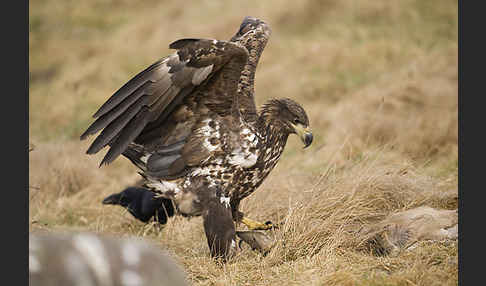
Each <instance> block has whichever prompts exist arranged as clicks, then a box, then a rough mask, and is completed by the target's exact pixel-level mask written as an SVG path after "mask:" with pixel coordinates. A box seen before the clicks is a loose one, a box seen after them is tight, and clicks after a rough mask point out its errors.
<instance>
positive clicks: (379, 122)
mask: <svg viewBox="0 0 486 286" xmlns="http://www.w3.org/2000/svg"><path fill="white" fill-rule="evenodd" d="M457 5H458V2H457V1H451V0H440V1H439V0H429V1H422V0H403V1H389V0H374V1H356V0H340V1H337V0H334V1H333V0H321V1H318V0H300V1H276V0H272V1H270V0H267V1H213V0H211V1H196V2H188V1H186V2H180V1H155V0H146V1H128V0H98V1H95V0H86V1H71V0H66V1H54V0H30V1H29V141H30V143H31V147H33V148H34V150H33V151H32V152H30V153H29V163H30V164H29V179H30V182H29V184H30V192H29V193H30V195H29V229H30V230H31V231H39V230H43V231H51V230H89V231H95V232H106V233H114V234H117V235H120V236H124V235H138V236H146V237H147V239H149V240H152V241H153V242H154V243H156V244H158V245H159V246H160V247H162V248H164V249H168V250H169V251H170V252H172V253H173V254H174V256H176V257H177V259H178V260H179V261H180V262H181V263H182V264H183V265H184V267H185V268H186V269H187V271H188V272H189V276H190V279H191V281H192V282H194V283H195V284H198V285H213V284H214V285H235V284H240V282H241V285H244V283H247V282H248V283H251V285H257V284H259V283H263V284H265V283H267V284H266V285H270V284H279V283H281V280H280V279H289V276H285V275H281V274H278V271H277V272H275V273H274V272H272V271H270V272H272V273H273V274H269V275H270V278H268V280H266V282H265V283H264V282H261V281H263V280H261V279H262V277H256V276H248V277H247V276H244V275H243V274H242V272H239V271H238V270H236V268H231V269H232V270H231V271H230V270H226V271H225V270H221V269H219V268H217V267H216V266H215V265H213V264H211V263H212V262H211V261H210V260H209V259H208V258H207V257H208V251H207V246H206V242H205V238H204V236H203V229H202V225H201V222H200V221H199V220H198V218H196V219H192V220H190V221H188V220H186V219H183V218H175V219H173V220H172V221H170V222H169V223H168V225H167V226H166V227H165V229H164V230H162V231H158V230H155V229H153V228H151V227H149V226H147V225H145V224H142V223H140V222H138V221H136V220H134V219H133V218H132V217H130V215H129V214H128V213H127V212H126V211H125V210H123V209H121V208H119V209H118V208H116V207H108V206H102V205H101V200H102V199H103V198H104V197H105V196H107V195H109V194H111V193H113V192H118V191H120V190H121V189H122V188H124V187H126V186H128V185H132V184H134V183H135V182H136V181H137V180H138V179H139V176H138V175H137V174H136V168H135V167H134V166H132V165H131V164H130V162H129V161H128V160H126V159H125V158H122V157H120V158H119V159H117V160H116V161H115V162H114V163H112V164H110V165H109V166H104V167H102V168H98V165H99V162H100V161H101V158H102V157H103V155H104V153H105V152H106V150H105V151H103V152H100V153H99V154H96V155H93V156H88V155H86V154H85V151H86V150H87V148H88V146H89V144H90V143H91V142H92V140H93V139H94V137H91V138H89V139H88V140H85V141H79V136H80V134H81V133H82V132H83V131H84V130H85V129H86V128H87V127H88V126H89V124H90V123H91V122H93V118H92V117H91V116H92V115H93V114H94V112H95V111H96V110H97V109H98V108H99V106H100V105H101V104H102V103H104V102H105V101H106V100H107V99H108V97H109V96H111V95H112V94H113V93H114V92H115V91H116V90H117V89H118V88H119V87H121V86H122V85H123V84H124V83H125V82H127V81H128V80H129V79H130V78H132V77H133V76H134V75H136V74H137V73H138V72H140V71H141V70H143V69H144V68H145V67H147V66H149V65H150V64H152V63H153V62H155V61H156V60H158V59H160V58H162V57H164V56H166V55H168V54H169V53H171V52H172V51H170V50H169V49H168V45H169V44H170V43H171V42H173V41H175V40H177V39H180V38H185V37H199V38H215V39H229V38H230V37H231V36H232V35H233V34H234V33H235V32H236V31H237V30H238V28H239V25H240V23H241V21H242V20H243V18H244V17H245V16H254V17H258V18H261V19H263V20H265V21H266V22H267V23H268V24H269V25H270V27H271V28H272V36H271V38H270V40H269V42H268V44H267V47H266V49H265V51H264V53H263V56H262V58H261V60H260V63H259V66H258V69H257V74H256V81H255V89H256V103H257V106H260V105H261V104H262V103H264V102H265V101H266V100H268V99H270V98H274V97H277V98H278V97H290V98H292V99H294V100H296V101H298V102H299V103H301V104H302V105H303V106H304V108H305V109H306V111H307V113H308V115H309V117H310V126H311V129H312V130H313V134H314V143H313V145H312V147H311V148H308V149H306V150H302V146H301V144H300V142H299V139H298V138H297V137H295V136H294V137H290V138H289V141H288V145H287V147H286V150H285V152H284V154H283V156H282V158H281V160H280V163H279V165H278V166H277V167H276V168H275V169H274V171H273V172H272V173H271V175H270V176H269V178H268V179H267V180H266V181H265V183H264V184H263V185H262V186H261V187H260V189H259V191H257V192H256V193H255V194H253V195H252V196H250V197H249V198H248V199H246V200H245V201H244V202H243V203H242V209H243V211H246V212H249V213H251V217H253V218H256V219H262V220H267V219H271V220H272V221H278V220H279V219H281V218H283V217H285V216H288V212H289V209H292V208H293V207H298V206H302V205H304V206H305V205H307V204H308V198H309V196H313V198H314V199H315V198H316V197H315V195H316V194H315V193H316V192H319V194H320V193H323V192H324V191H327V193H326V195H325V196H324V195H323V197H322V198H320V197H319V198H320V199H318V201H322V202H324V201H326V198H328V197H329V196H330V195H331V196H332V194H335V195H336V198H341V197H344V196H345V195H346V194H350V193H352V192H356V190H362V192H363V196H365V194H368V195H369V194H371V193H373V192H374V191H377V190H378V191H380V192H381V190H382V189H385V190H387V191H390V190H393V192H392V194H397V193H400V192H402V191H403V192H404V193H406V192H407V191H408V190H411V189H413V190H416V189H418V190H419V192H418V193H420V195H417V192H415V193H414V195H411V196H412V197H407V196H406V195H404V196H401V197H399V198H398V197H393V196H394V195H392V197H390V195H389V194H388V193H386V194H384V193H379V194H378V193H375V194H377V195H376V196H377V198H378V201H379V203H377V204H374V205H372V206H366V211H367V214H368V215H365V216H364V217H363V216H362V215H361V216H360V217H357V216H356V217H353V218H352V219H353V220H354V221H361V222H363V221H366V220H367V219H371V218H379V217H382V216H384V215H386V214H389V213H390V212H393V211H397V210H403V209H407V208H409V207H412V206H417V205H421V204H423V203H428V204H429V205H432V206H435V207H443V208H454V207H455V208H457V203H452V205H451V203H450V201H449V200H446V199H441V198H440V197H438V194H442V193H444V192H445V191H448V190H457V177H458V166H457V163H458V152H457V143H458V142H457V141H458V130H457V129H458V119H457V115H458V103H457V101H458V93H457V92H458V91H457V89H458V73H457V71H458V56H457V53H458V15H457V14H458V8H457ZM350 174H352V176H351V175H350ZM385 174H392V175H393V176H397V177H396V178H400V180H401V181H399V182H398V181H396V180H395V179H396V178H395V177H394V178H395V179H394V180H392V181H386V182H384V181H380V180H381V178H383V176H385ZM377 180H378V181H377ZM363 182H366V184H364V183H363ZM363 184H364V185H363ZM357 186H359V187H357ZM378 191H377V192H378ZM406 194H408V193H406ZM353 198H354V197H353ZM363 198H365V197H363ZM331 203H332V202H329V204H330V205H326V207H324V205H318V206H317V205H315V206H312V208H313V209H312V210H315V211H318V212H319V213H321V214H323V213H326V212H328V213H329V215H330V216H331V214H336V213H335V212H337V211H339V209H336V206H333V205H332V204H331ZM353 206H355V207H357V208H358V203H357V204H356V205H353ZM361 206H362V205H360V207H361ZM308 207H309V208H310V206H308ZM348 210H349V209H348ZM360 210H361V211H363V212H361V213H360V214H364V213H366V212H365V209H360ZM334 218H336V217H334ZM291 219H292V217H291ZM320 219H321V220H322V221H321V223H324V222H325V221H326V219H327V218H325V217H320ZM347 219H348V220H349V217H348V218H347ZM332 225H333V227H335V225H334V224H332ZM306 226H309V225H305V224H303V226H302V227H306ZM329 227H330V228H329V229H332V227H331V226H329ZM299 231H300V232H302V230H299V229H296V232H299ZM322 235H323V237H325V238H329V234H327V236H326V233H322ZM296 239H297V238H296ZM336 239H337V238H336ZM339 239H344V238H341V237H340V238H339ZM339 239H338V240H339ZM295 241H296V242H298V239H297V240H295ZM323 241H324V240H323ZM326 241H327V240H326ZM339 241H341V240H339ZM335 242H336V240H334V242H332V243H330V242H329V241H327V242H325V243H330V244H329V245H328V246H329V247H331V245H334V246H335ZM333 243H334V244H333ZM338 244H339V243H338ZM296 245H298V244H296ZM324 248H325V247H324ZM319 249H322V247H320V248H319ZM330 249H331V248H330ZM332 249H335V247H333V248H332ZM282 251H283V250H282ZM350 251H351V250H350ZM424 251H425V253H428V252H427V251H432V252H431V253H437V252H434V251H437V249H435V248H434V249H426V250H424ZM443 251H446V252H445V253H447V255H445V254H444V252H439V253H442V254H444V255H445V256H451V255H452V256H454V255H456V258H457V247H456V248H454V247H452V248H448V249H446V250H443ZM283 253H284V252H282V253H280V254H281V256H272V257H273V258H272V257H271V259H273V260H271V261H272V262H271V263H270V262H268V263H269V264H265V266H264V267H263V268H262V269H260V268H258V267H257V268H258V269H259V270H258V269H254V268H252V267H253V266H251V265H252V263H253V262H254V261H256V260H255V259H257V258H255V257H256V256H255V255H253V254H250V253H248V254H247V257H246V258H245V259H246V260H244V259H243V260H242V261H243V262H240V265H239V266H241V265H245V267H246V268H245V269H247V270H248V269H253V270H255V271H256V272H258V271H260V272H258V273H260V274H261V275H263V273H267V271H268V270H269V269H273V270H275V269H283V270H285V271H287V272H286V273H292V275H293V276H291V277H293V278H292V279H297V280H298V279H301V278H299V277H310V276H312V277H314V276H315V275H314V274H312V273H314V272H312V273H310V272H309V273H310V274H309V273H307V272H306V271H309V270H311V269H314V268H316V267H317V266H316V265H320V264H318V262H315V263H317V264H312V263H310V264H306V263H303V262H302V264H301V266H299V267H300V268H295V267H292V268H285V267H286V266H282V265H280V264H281V263H283V264H285V262H287V261H288V260H287V258H285V257H288V256H286V255H284V254H283ZM285 253H286V252H285ZM280 254H279V255H280ZM333 255H336V256H333ZM339 255H340V254H339V253H334V252H332V254H330V253H327V254H326V257H328V258H329V257H333V258H336V257H337V258H336V259H335V260H333V261H334V263H338V262H339V261H340V260H339V259H338V258H339V257H341V256H339ZM304 256H305V255H304ZM296 257H297V258H295V259H297V260H298V259H299V258H298V257H300V256H298V255H297V256H296ZM360 259H361V258H360ZM363 259H364V258H363ZM409 259H410V260H407V261H408V262H406V261H405V262H403V261H401V262H400V263H402V262H403V264H401V265H402V266H403V265H408V266H410V265H415V266H416V267H415V268H414V270H411V269H409V270H404V268H400V269H401V270H403V271H405V272H404V273H405V274H403V273H402V274H396V275H395V276H393V275H392V278H386V279H392V280H386V279H385V280H376V281H388V282H390V281H391V283H394V282H397V281H402V282H403V281H405V280H406V279H408V280H409V281H413V282H414V283H415V284H417V285H434V283H432V281H439V282H440V283H441V284H440V285H444V284H450V283H451V284H454V281H457V271H456V270H454V269H455V268H457V267H456V266H457V265H456V266H454V265H453V264H452V266H451V265H446V264H441V266H440V267H438V268H437V269H436V270H431V268H430V265H429V264H427V263H425V264H420V263H422V262H420V259H417V258H416V256H412V257H409ZM201 261H203V265H205V266H204V267H205V268H204V270H203V269H202V268H201V266H198V263H199V264H200V263H201ZM276 261H277V262H276ZM292 261H294V260H292ZM356 261H361V260H359V259H358V260H356ZM356 261H355V262H356ZM348 262H349V261H348ZM361 262H362V261H361ZM361 262H359V263H358V262H356V264H353V263H354V262H349V264H348V265H349V267H350V269H352V268H353V267H354V268H353V269H360V268H359V267H360V266H359V265H361V264H362V263H361ZM244 263H247V264H244ZM266 263H267V262H266ZM272 263H273V264H272ZM329 263H331V262H329ZM367 263H371V264H373V263H375V264H376V265H378V264H379V263H378V261H376V260H369V261H368V260H367ZM407 263H408V264H407ZM414 263H415V264H414ZM417 263H418V264H417ZM338 264H339V263H338ZM208 265H210V266H208ZM279 265H280V266H279ZM336 265H337V264H336ZM417 265H418V266H417ZM237 266H238V263H236V264H235V265H234V267H237ZM327 266H329V267H331V266H332V265H331V264H330V265H327ZM279 267H280V268H279ZM282 267H283V268H282ZM331 268H332V267H331ZM405 268H410V267H405ZM208 269H209V270H208ZM289 269H292V270H289ZM283 270H282V271H283ZM228 271H230V272H228ZM285 271H284V272H285ZM407 271H408V272H407ZM434 271H435V272H434ZM305 273H307V274H305ZM320 273H321V272H320ZM359 273H360V272H359V271H358V272H356V273H354V272H353V271H351V270H350V271H348V272H345V274H343V275H344V276H341V274H342V273H341V272H338V274H336V272H332V273H331V272H329V273H327V272H326V273H323V272H322V273H321V274H319V275H317V274H316V275H317V276H316V277H317V278H315V279H316V280H315V281H320V282H322V281H327V282H328V283H329V284H333V283H332V282H334V283H337V285H339V284H340V283H339V281H341V280H339V279H341V278H342V279H344V280H342V281H348V282H349V281H351V282H353V281H354V282H363V281H365V282H366V281H368V280H359V279H361V278H360V277H361V276H360V274H359ZM311 274H312V275H311ZM289 275H290V274H289ZM309 275H310V276H309ZM313 275H314V276H313ZM333 275H334V276H333ZM336 275H337V276H336ZM377 275H378V274H377ZM401 275H402V276H401ZM257 276H258V275H257ZM343 277H344V278H343ZM380 277H381V276H380ZM437 277H440V278H437ZM302 279H304V278H302ZM346 279H348V280H346ZM363 279H364V278H363ZM366 279H368V278H366ZM370 279H371V278H370ZM373 279H374V278H373ZM373 279H371V280H369V281H375V280H373ZM380 279H382V278H380ZM393 279H397V280H393ZM400 279H402V280H400ZM403 279H405V280H403ZM428 279H430V280H428ZM218 281H219V282H218ZM336 281H338V282H336ZM369 281H368V282H369ZM376 281H375V282H376ZM427 281H428V282H430V283H432V284H427ZM320 282H319V283H320ZM218 283H222V284H218ZM424 283H425V284H424ZM351 284H352V283H351ZM351 284H350V285H351ZM403 285H405V284H403Z"/></svg>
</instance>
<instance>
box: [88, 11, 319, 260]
mask: <svg viewBox="0 0 486 286" xmlns="http://www.w3.org/2000/svg"><path fill="white" fill-rule="evenodd" d="M270 33H271V30H270V28H269V27H268V25H267V24H266V23H265V22H264V21H262V20H259V19H256V18H252V17H246V18H245V19H244V20H243V22H242V24H241V26H240V28H239V30H238V32H237V33H236V34H235V35H234V36H233V37H232V38H231V40H230V41H220V40H212V39H181V40H178V41H175V42H173V43H172V44H170V45H169V47H170V48H171V49H175V50H176V52H175V53H173V54H171V55H169V56H167V57H165V58H163V59H161V60H159V61H157V62H155V63H154V64H152V65H151V66H149V67H148V68H146V69H145V70H143V71H142V72H140V73H139V74H137V75H136V76H135V77H134V78H132V79H131V80H129V81H128V82H127V83H126V84H125V85H123V86H122V87H121V88H120V89H119V90H118V91H116V92H115V93H114V94H113V95H112V96H111V97H110V98H109V99H108V100H107V101H106V102H105V103H104V104H103V105H102V106H101V107H100V109H99V110H98V111H97V112H96V113H95V114H94V118H96V121H95V122H94V123H92V124H91V125H90V126H89V128H88V129H87V130H86V131H85V132H84V133H83V134H82V135H81V139H85V138H87V137H88V136H89V135H92V134H95V133H97V132H98V131H100V130H101V133H100V134H99V135H98V137H96V139H95V140H94V142H93V143H92V144H91V146H90V147H89V149H88V151H87V153H88V154H94V153H97V152H98V151H100V150H101V149H103V148H104V147H105V146H109V147H110V148H109V150H108V152H107V153H106V155H105V156H104V158H103V160H102V162H101V164H100V166H101V165H103V164H108V163H110V162H112V161H113V160H115V159H116V158H117V157H118V156H119V155H120V154H121V155H123V156H125V157H127V158H128V159H129V160H130V161H131V162H132V163H133V164H135V165H136V166H137V167H138V168H139V169H140V170H141V171H140V174H141V175H142V176H143V177H144V178H145V180H146V183H145V186H146V187H148V188H150V189H151V190H152V191H154V192H156V193H158V195H159V196H160V197H164V198H167V199H171V200H172V201H173V202H174V204H175V205H176V207H177V210H178V212H180V213H182V214H186V215H203V219H204V222H205V223H204V226H205V231H206V236H207V238H208V243H209V240H212V242H211V243H210V247H211V245H214V244H212V243H213V242H214V241H215V240H216V241H217V240H218V239H219V240H220V241H219V242H218V241H217V242H218V243H219V244H221V245H224V244H225V243H226V244H227V245H225V246H224V247H221V250H220V251H216V252H213V251H211V253H212V254H213V255H215V256H226V255H228V251H229V250H228V249H230V247H229V245H234V233H235V226H234V223H230V224H228V223H227V221H228V220H230V221H236V222H243V223H244V224H246V225H247V226H248V227H249V228H251V229H258V228H265V227H266V226H265V225H264V224H261V223H257V222H255V221H252V220H250V219H248V218H246V217H244V216H243V214H242V213H241V212H239V210H238V208H239V204H240V201H241V200H242V199H243V198H245V197H247V196H248V195H250V194H251V193H253V191H255V189H256V188H258V186H260V184H261V183H262V182H263V180H264V179H265V178H266V177H267V176H268V174H269V173H270V171H271V170H272V169H273V168H274V167H275V165H276V164H277V162H278V160H279V158H280V155H281V154H282V152H283V150H284V147H285V144H286V142H287V138H288V136H289V135H290V134H297V135H298V136H299V137H300V138H301V139H302V141H303V143H304V145H305V147H307V146H309V145H310V144H311V143H312V138H313V137H312V133H311V132H310V131H309V129H308V126H309V119H308V117H307V114H306V112H305V111H304V109H303V108H302V107H301V106H300V105H299V104H298V103H296V102H295V101H293V100H291V99H288V98H283V99H271V100H269V101H268V102H266V103H265V104H264V105H263V107H262V108H261V110H260V111H259V112H258V111H257V109H256V106H255V99H254V88H253V82H254V78H255V70H256V67H257V64H258V60H259V58H260V55H261V53H262V51H263V49H264V47H265V45H266V43H267V41H268V39H269V36H270ZM196 182H197V183H196ZM195 186H197V187H195ZM215 197H216V200H215ZM202 202H205V205H201V203H202ZM215 202H217V203H215ZM218 208H219V209H218ZM227 210H229V211H227ZM204 212H206V214H207V213H210V214H217V215H214V216H211V215H206V216H205V215H204V214H203V213H204ZM223 233H224V234H223ZM226 234H229V236H228V235H226ZM228 237H229V238H228Z"/></svg>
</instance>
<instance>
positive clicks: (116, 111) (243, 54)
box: [81, 39, 248, 165]
mask: <svg viewBox="0 0 486 286" xmlns="http://www.w3.org/2000/svg"><path fill="white" fill-rule="evenodd" d="M170 48H175V49H177V52H176V53H174V54H173V55H170V56H168V57H166V58H164V59H161V60H159V61H157V62H156V63H154V64H152V65H151V66H150V67H148V68H147V69H145V70H144V71H142V72H141V73H139V74H138V75H136V76H135V77H134V78H132V79H131V80H130V81H129V82H127V83H126V84H125V85H124V86H122V87H121V88H120V89H119V90H118V91H117V92H115V93H114V94H113V95H112V96H111V97H110V98H109V99H108V100H107V101H106V102H105V103H104V104H103V105H102V106H101V107H100V109H99V110H98V111H97V112H96V113H95V114H94V117H95V118H97V120H96V121H95V122H94V123H93V124H92V125H91V126H89V127H88V129H87V130H86V131H85V132H84V133H83V134H82V135H81V139H85V138H86V137H87V136H88V135H91V134H94V133H96V132H98V131H99V130H102V129H103V131H102V132H101V133H100V135H99V136H98V137H97V138H96V139H95V140H94V142H93V143H92V145H91V146H90V147H89V149H88V151H87V153H88V154H93V153H97V152H98V151H100V150H101V149H102V148H103V147H105V146H107V145H110V149H109V151H108V153H107V154H106V155H105V157H104V158H103V160H102V162H101V165H102V164H108V163H110V162H112V161H113V160H114V159H116V158H117V157H118V156H119V155H120V154H122V153H123V152H124V151H125V150H127V148H128V147H129V145H130V144H131V143H132V142H135V143H137V144H141V145H147V144H150V143H151V142H150V141H151V140H157V138H156V137H157V136H159V137H160V136H161V134H160V132H161V131H164V130H162V128H163V129H165V130H173V129H174V128H172V129H170V128H169V127H170V126H167V124H170V123H171V120H169V119H168V117H169V116H170V114H171V113H172V111H174V109H175V108H177V107H178V106H180V105H181V104H183V100H184V98H186V97H188V96H191V95H193V93H194V90H195V88H196V87H199V88H202V87H203V86H204V88H205V91H204V92H205V94H212V95H213V96H218V97H223V98H219V102H223V103H224V104H227V102H229V103H231V102H232V98H233V97H232V96H233V95H234V94H235V93H236V88H237V86H236V82H237V79H238V78H239V73H240V72H241V69H242V68H243V66H244V63H246V59H247V57H248V52H247V51H246V49H245V48H244V47H242V46H239V45H237V44H233V43H230V42H224V41H216V40H205V39H181V40H178V41H175V42H174V43H172V44H171V45H170ZM222 69H226V70H227V72H226V74H225V75H224V76H218V77H217V78H216V79H213V80H212V84H213V85H212V88H214V89H217V88H221V87H224V88H225V89H226V93H224V94H223V95H221V94H216V93H215V92H211V91H209V90H208V88H210V87H206V86H205V85H206V83H207V82H208V80H209V79H210V78H214V75H215V74H218V75H219V74H221V73H217V72H218V71H220V70H222ZM225 81H228V82H225ZM233 81H234V84H233ZM199 90H200V89H199ZM225 96H226V97H227V98H226V99H225V98H224V97H225ZM209 97H210V96H209ZM225 101H226V102H225ZM167 128H168V129H167ZM154 130H156V131H157V132H152V131H154ZM148 134H150V136H147V135H148ZM175 137H176V138H177V136H176V135H175ZM142 139H144V140H147V139H150V140H149V141H144V140H142ZM179 139H180V138H179ZM141 141H142V142H141ZM128 153H130V152H128ZM128 153H127V154H128ZM131 160H132V159H131ZM178 164H180V162H178Z"/></svg>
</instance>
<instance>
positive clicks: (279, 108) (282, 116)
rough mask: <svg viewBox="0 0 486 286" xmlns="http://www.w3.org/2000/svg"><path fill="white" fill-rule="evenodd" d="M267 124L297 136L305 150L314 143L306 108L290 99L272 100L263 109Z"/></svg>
mask: <svg viewBox="0 0 486 286" xmlns="http://www.w3.org/2000/svg"><path fill="white" fill-rule="evenodd" d="M262 118H263V119H264V120H265V121H266V124H271V125H272V126H275V127H278V128H279V129H280V132H283V133H284V134H285V133H286V134H297V135H298V136H299V137H300V139H301V140H302V142H303V143H304V148H306V147H308V146H309V145H310V144H311V143H312V139H313V136H312V132H311V131H310V129H309V118H308V117H307V113H306V112H305V110H304V108H302V106H301V105H300V104H298V103H297V102H295V101H293V100H292V99H290V98H281V99H271V100H269V101H268V102H267V103H266V104H264V106H263V108H262Z"/></svg>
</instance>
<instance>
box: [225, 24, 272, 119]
mask: <svg viewBox="0 0 486 286" xmlns="http://www.w3.org/2000/svg"><path fill="white" fill-rule="evenodd" d="M271 33H272V31H271V29H270V27H269V26H268V25H267V23H265V21H263V20H260V19H258V18H254V17H245V19H243V21H242V23H241V25H240V28H239V30H238V31H237V32H236V34H235V35H234V36H233V37H232V38H231V42H235V43H239V44H240V45H242V46H243V47H245V48H246V49H247V50H248V61H247V63H246V65H245V67H244V69H243V71H242V72H241V76H240V80H239V82H238V102H239V110H240V112H241V115H242V116H243V118H244V119H245V121H247V122H254V121H255V120H256V118H257V109H256V105H255V92H254V81H255V72H256V68H257V66H258V61H259V60H260V56H261V55H262V52H263V49H265V46H266V44H267V42H268V39H269V38H270V35H271Z"/></svg>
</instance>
